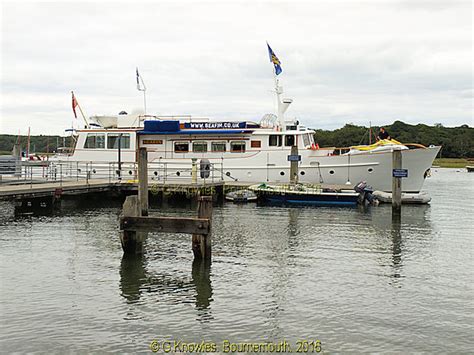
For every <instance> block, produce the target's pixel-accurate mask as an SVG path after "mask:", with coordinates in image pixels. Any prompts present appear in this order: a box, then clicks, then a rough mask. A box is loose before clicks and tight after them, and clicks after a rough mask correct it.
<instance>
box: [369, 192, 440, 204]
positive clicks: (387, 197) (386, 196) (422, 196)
mask: <svg viewBox="0 0 474 355" xmlns="http://www.w3.org/2000/svg"><path fill="white" fill-rule="evenodd" d="M373 195H374V196H375V198H376V199H377V200H379V201H380V202H383V203H392V193H391V192H384V191H374V192H373ZM430 201H431V196H430V195H429V194H428V193H427V192H423V191H422V192H419V193H402V203H410V204H426V203H429V202H430Z"/></svg>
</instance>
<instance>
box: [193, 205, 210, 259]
mask: <svg viewBox="0 0 474 355" xmlns="http://www.w3.org/2000/svg"><path fill="white" fill-rule="evenodd" d="M198 218H209V222H210V220H211V218H212V196H201V197H199V199H198ZM192 240H193V242H192V248H193V253H194V258H195V259H204V260H211V230H210V228H209V233H208V234H193V239H192Z"/></svg>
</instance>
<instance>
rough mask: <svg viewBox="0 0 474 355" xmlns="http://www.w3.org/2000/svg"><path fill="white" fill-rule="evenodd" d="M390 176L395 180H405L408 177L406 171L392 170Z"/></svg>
mask: <svg viewBox="0 0 474 355" xmlns="http://www.w3.org/2000/svg"><path fill="white" fill-rule="evenodd" d="M392 176H393V177H396V178H406V177H408V169H393V170H392Z"/></svg>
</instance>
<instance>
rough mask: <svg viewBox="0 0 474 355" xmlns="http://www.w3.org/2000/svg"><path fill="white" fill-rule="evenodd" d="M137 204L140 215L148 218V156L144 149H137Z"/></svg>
mask: <svg viewBox="0 0 474 355" xmlns="http://www.w3.org/2000/svg"><path fill="white" fill-rule="evenodd" d="M138 202H139V205H140V215H141V216H148V156H147V151H146V148H139V149H138Z"/></svg>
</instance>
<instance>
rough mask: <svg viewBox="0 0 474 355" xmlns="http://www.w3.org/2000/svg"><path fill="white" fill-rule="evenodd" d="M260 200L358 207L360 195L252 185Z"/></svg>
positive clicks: (318, 188) (305, 187)
mask: <svg viewBox="0 0 474 355" xmlns="http://www.w3.org/2000/svg"><path fill="white" fill-rule="evenodd" d="M249 190H251V191H254V192H255V193H256V194H257V195H258V197H259V198H260V199H262V200H263V201H266V202H270V203H281V204H289V205H309V206H356V205H357V203H358V198H359V193H357V192H354V191H352V190H331V191H329V190H326V189H322V188H321V186H318V185H316V186H312V185H303V184H293V185H268V184H260V185H252V186H250V187H249Z"/></svg>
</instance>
